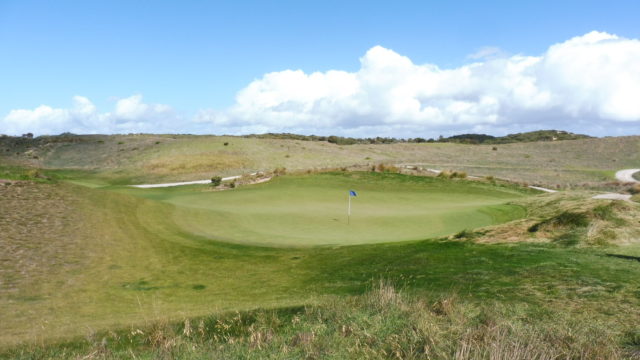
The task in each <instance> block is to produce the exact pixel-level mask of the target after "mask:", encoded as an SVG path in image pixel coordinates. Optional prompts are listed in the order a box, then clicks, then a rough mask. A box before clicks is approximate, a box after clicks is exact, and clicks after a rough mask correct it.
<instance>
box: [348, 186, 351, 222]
mask: <svg viewBox="0 0 640 360" xmlns="http://www.w3.org/2000/svg"><path fill="white" fill-rule="evenodd" d="M347 196H349V207H348V208H347V225H349V224H351V193H349V194H348V195H347Z"/></svg>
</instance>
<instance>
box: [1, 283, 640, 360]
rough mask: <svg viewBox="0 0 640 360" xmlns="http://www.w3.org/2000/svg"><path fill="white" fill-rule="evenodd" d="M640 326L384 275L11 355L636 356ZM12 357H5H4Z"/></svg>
mask: <svg viewBox="0 0 640 360" xmlns="http://www.w3.org/2000/svg"><path fill="white" fill-rule="evenodd" d="M639 331H640V328H638V326H637V324H634V323H633V322H626V323H618V322H616V321H615V320H614V319H611V318H607V317H606V316H605V317H602V316H599V315H596V316H595V317H594V316H585V314H579V313H575V312H571V311H568V308H567V307H564V306H561V307H560V308H557V307H556V308H553V307H551V306H549V307H547V306H544V307H539V308H532V307H530V306H527V305H526V304H522V303H518V304H510V305H507V306H506V305H505V304H504V303H502V302H499V301H489V302H485V303H482V304H479V303H474V302H468V301H465V300H463V299H460V298H459V297H457V296H455V295H449V296H445V297H434V296H429V295H427V294H425V295H415V294H409V293H406V292H405V291H403V290H402V289H398V288H397V287H394V286H392V285H390V284H389V283H388V282H386V281H380V282H379V283H377V284H375V285H374V287H373V288H372V289H371V290H370V291H368V292H367V293H365V294H363V295H360V296H349V297H346V298H345V297H342V298H330V299H327V300H325V301H324V302H323V303H322V304H319V305H315V306H306V307H292V308H283V309H278V310H257V311H251V312H242V313H235V314H228V315H214V316H206V317H200V318H187V319H185V320H184V321H181V322H174V323H168V322H166V321H159V322H152V323H148V324H144V325H140V326H138V327H134V328H131V329H130V330H120V331H110V332H97V333H91V334H89V335H87V337H86V338H85V339H81V338H78V339H75V340H73V341H70V342H63V343H57V344H54V345H49V346H44V347H42V346H37V345H36V346H34V345H31V346H22V347H18V348H14V349H12V350H10V351H8V352H5V354H4V356H5V357H11V358H14V359H35V358H51V357H56V358H58V357H65V358H85V359H120V358H170V359H202V358H207V359H298V358H299V359H310V358H313V359H320V358H322V359H364V358H366V359H389V358H393V359H612V360H613V359H627V358H635V357H637V355H638V352H640V341H639V340H640V332H639ZM1 356H2V355H0V357H1Z"/></svg>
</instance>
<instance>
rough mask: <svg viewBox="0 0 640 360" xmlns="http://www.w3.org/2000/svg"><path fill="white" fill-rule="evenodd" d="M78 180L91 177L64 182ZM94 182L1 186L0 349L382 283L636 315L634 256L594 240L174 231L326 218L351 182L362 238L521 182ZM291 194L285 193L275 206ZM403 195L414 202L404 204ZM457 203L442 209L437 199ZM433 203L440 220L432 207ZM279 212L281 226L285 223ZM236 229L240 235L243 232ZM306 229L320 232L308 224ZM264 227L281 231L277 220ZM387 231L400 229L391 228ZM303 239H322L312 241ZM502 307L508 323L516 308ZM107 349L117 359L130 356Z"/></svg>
mask: <svg viewBox="0 0 640 360" xmlns="http://www.w3.org/2000/svg"><path fill="white" fill-rule="evenodd" d="M80 183H82V184H89V185H91V187H88V186H80V185H77V184H80ZM98 185H99V184H98V183H96V182H94V181H91V180H86V181H85V180H83V179H78V181H77V182H76V183H75V184H74V183H58V184H40V183H33V182H21V183H19V184H14V185H11V186H3V187H2V191H3V192H2V199H3V202H2V206H3V210H6V211H3V212H0V234H3V236H4V237H3V238H2V242H0V245H1V246H3V248H2V252H1V253H0V254H9V255H10V256H3V257H0V260H2V262H1V264H0V266H2V267H1V269H2V270H3V273H2V280H3V282H2V283H1V284H0V324H1V325H2V332H0V358H1V357H3V355H2V354H6V355H5V356H6V357H7V358H16V357H18V358H25V359H31V358H38V357H37V356H35V357H34V356H31V355H30V354H33V353H34V351H33V349H34V348H33V346H42V347H44V348H45V349H47V350H46V351H45V352H47V351H49V350H48V349H51V351H52V352H50V353H49V354H54V355H46V356H43V357H44V358H47V357H49V358H56V357H65V356H63V355H60V354H61V353H56V352H55V351H57V350H56V349H57V348H56V345H55V344H56V343H57V342H58V341H61V340H62V339H72V340H73V341H75V342H76V344H80V345H78V349H83V347H82V346H84V345H82V344H87V343H91V344H93V343H92V342H93V341H97V343H98V344H99V343H100V339H101V338H102V337H101V335H96V334H97V333H98V334H103V333H104V332H105V331H109V330H114V331H117V332H118V333H122V334H132V333H134V332H135V331H136V329H144V331H145V334H150V333H147V332H146V329H147V328H149V327H152V326H155V325H154V324H158V323H163V322H164V323H166V322H173V321H175V322H180V323H184V321H185V319H193V318H194V317H199V316H209V315H211V314H224V313H229V314H233V313H234V312H236V311H239V312H244V311H251V310H252V309H263V310H264V311H267V312H269V311H271V310H272V309H283V308H287V307H300V306H312V305H314V304H322V303H323V302H325V301H326V300H327V299H334V300H335V301H338V302H340V301H342V300H341V299H345V297H348V296H352V295H355V296H358V295H359V294H364V293H367V292H368V291H370V290H371V289H372V287H373V284H374V283H376V282H378V281H379V280H380V279H385V280H388V281H390V282H392V283H393V284H394V285H395V286H397V288H398V289H401V291H402V292H404V293H406V294H412V296H413V295H415V296H418V297H421V296H426V297H425V299H438V298H442V297H451V296H453V297H457V298H459V299H461V301H464V302H465V303H470V304H471V305H470V306H476V305H475V304H491V303H500V304H502V305H503V306H505V307H512V306H514V307H515V308H517V309H522V311H524V312H526V314H525V315H526V316H529V317H531V318H533V319H537V318H544V317H545V316H547V315H544V314H548V312H549V311H550V309H553V310H554V311H560V312H564V313H566V314H567V317H571V316H573V314H578V315H579V314H582V315H584V314H588V315H589V316H588V317H589V318H590V319H593V320H594V321H597V322H598V323H599V324H605V325H604V326H607V325H608V324H610V325H611V326H615V327H616V328H619V329H622V330H620V332H619V333H621V332H622V331H623V330H624V331H626V330H625V329H628V328H631V329H633V327H634V326H636V327H637V325H636V323H637V321H635V320H636V319H638V317H639V316H640V313H639V310H638V309H640V295H639V293H638V289H639V288H640V263H639V262H637V261H630V260H625V259H622V258H616V257H610V256H605V253H604V252H603V250H600V249H597V248H577V247H566V246H559V245H556V244H531V243H529V244H528V243H513V244H477V243H473V242H472V241H466V240H465V241H450V240H416V241H404V242H393V241H394V240H397V237H396V235H394V234H395V232H392V231H388V232H387V233H386V235H385V236H386V237H388V238H387V239H386V240H385V243H377V244H362V245H352V246H288V245H289V244H287V243H286V242H281V243H279V244H277V245H278V246H272V247H270V246H253V245H249V244H246V243H245V244H241V243H238V241H232V242H223V241H216V240H215V238H216V237H215V234H214V233H208V234H205V235H206V236H203V235H199V234H198V233H197V232H195V231H190V230H191V229H189V228H186V227H185V226H186V225H187V224H186V223H185V221H186V220H185V219H186V218H189V216H191V215H193V214H194V213H195V214H207V216H204V215H203V218H202V219H200V220H202V222H200V224H201V225H200V226H202V227H203V230H201V231H202V232H203V233H206V232H207V231H213V230H215V226H211V227H206V226H205V225H206V224H205V223H206V221H218V220H217V219H218V217H222V215H221V214H224V213H231V214H233V213H234V212H235V213H240V212H244V211H248V212H250V213H251V214H252V216H253V214H257V215H261V214H266V215H264V218H261V219H258V220H254V221H258V222H260V223H262V224H263V226H265V227H266V225H264V224H265V223H266V222H268V221H272V220H270V219H272V218H270V217H269V216H270V214H269V212H270V210H269V207H271V205H267V204H273V205H272V206H273V207H275V208H276V210H278V207H279V208H280V209H279V211H280V213H281V214H284V215H282V216H283V217H295V216H301V217H298V219H301V220H299V221H302V219H305V218H304V216H302V215H300V214H302V213H304V211H302V210H306V209H307V208H306V207H305V206H303V204H304V202H305V201H307V200H309V201H318V202H321V203H324V204H325V205H324V208H323V209H324V210H323V212H322V214H324V215H323V216H329V213H330V212H331V211H333V210H332V208H331V206H328V205H326V204H327V203H331V202H332V201H333V200H331V199H332V198H331V196H333V195H332V194H334V193H335V194H337V195H336V197H337V199H338V200H339V202H340V205H339V206H337V209H339V211H341V212H342V214H344V212H345V211H346V201H347V191H348V190H349V189H354V190H356V191H358V194H359V196H358V198H356V199H354V200H353V201H354V203H353V204H352V205H353V206H354V207H353V211H354V217H353V218H352V220H353V221H352V224H351V225H354V224H357V221H365V220H367V217H371V219H368V220H367V221H368V222H369V224H368V227H367V228H366V229H364V228H363V229H362V230H360V231H363V232H365V233H367V234H369V236H370V238H369V239H368V240H367V241H373V242H375V239H376V237H375V236H376V231H374V230H369V227H374V228H375V227H376V226H378V229H379V230H377V231H384V229H381V228H382V227H386V225H384V226H382V225H377V224H376V222H378V221H381V220H380V217H382V216H390V217H391V219H393V216H392V213H391V212H386V211H388V210H387V209H397V211H403V214H404V215H403V217H407V218H409V219H413V220H416V219H422V217H421V215H419V214H427V215H429V214H430V213H429V212H428V211H427V210H428V209H426V208H425V207H424V206H425V204H437V203H438V201H439V204H446V203H447V202H449V201H452V200H454V199H458V201H460V203H459V204H458V205H456V206H458V210H464V209H467V210H468V213H469V214H471V216H474V217H476V218H477V219H480V221H485V220H487V219H490V220H491V221H489V223H491V222H492V221H495V222H499V221H507V220H508V218H509V217H510V216H513V213H514V211H513V209H511V208H510V207H503V205H502V204H505V203H507V202H509V201H512V199H536V198H537V197H532V198H528V197H527V198H525V196H527V195H528V194H534V192H533V191H531V192H530V191H529V190H523V189H519V188H516V187H510V186H494V185H491V184H488V183H481V182H473V181H464V180H455V181H452V180H444V179H437V178H418V177H412V176H404V175H399V174H380V173H329V174H311V175H300V176H284V177H280V178H276V179H274V180H273V182H271V183H264V184H258V185H253V186H247V187H244V188H243V187H240V188H237V189H235V190H229V191H218V192H214V191H211V190H210V189H209V188H208V187H206V186H200V187H198V186H192V187H182V188H167V189H149V190H143V189H134V188H127V187H100V186H98ZM386 193H388V194H392V195H389V196H385V195H384V194H386ZM283 194H286V196H285V195H283ZM132 195H135V196H132ZM305 196H307V197H305ZM554 196H562V194H557V195H554ZM283 197H285V199H286V200H287V201H284V200H283ZM254 198H259V199H261V201H262V203H261V204H262V207H259V206H258V205H260V203H253V202H252V200H251V199H254ZM295 198H297V201H298V203H297V204H296V203H293V205H294V206H293V208H292V209H291V210H287V211H283V209H284V210H286V207H287V206H291V204H292V203H291V201H293V200H295ZM238 199H240V200H238ZM460 199H467V202H464V201H462V200H460ZM214 200H215V205H212V204H213V203H214ZM367 201H371V203H370V204H374V203H375V204H377V205H376V206H378V207H380V208H382V209H380V210H378V212H375V211H372V210H367V212H366V214H367V216H366V217H365V216H364V214H365V210H366V209H367V206H366V205H367V204H368V203H367ZM244 202H246V203H244ZM403 202H404V203H411V202H413V203H411V206H409V207H407V208H406V209H403V206H402V203H403ZM27 204H28V205H27ZM243 204H244V205H243ZM30 206H33V207H36V208H37V209H38V213H37V214H36V213H34V212H33V210H32V209H31V208H30ZM441 206H442V207H445V205H441ZM456 206H453V205H450V207H451V208H450V209H447V211H452V210H451V209H455V208H456ZM254 207H255V209H254ZM311 209H313V207H311ZM327 209H328V210H327ZM514 209H518V210H517V211H524V209H522V208H520V207H516V208H514ZM467 210H465V211H467ZM447 211H445V212H443V213H442V214H440V215H439V216H441V217H442V218H443V219H446V216H447V215H446V214H447ZM276 213H278V211H276ZM463 213H464V212H463ZM21 214H22V215H21ZM29 214H36V215H37V216H38V218H39V219H47V222H46V223H51V222H53V221H55V222H56V224H57V225H56V226H57V227H56V228H52V229H50V230H49V231H47V226H46V223H45V222H44V221H41V222H40V223H38V224H39V225H38V226H35V225H34V222H33V220H31V219H30V218H29V216H30V215H29ZM358 214H361V215H362V217H358ZM478 214H480V215H478ZM487 214H490V215H487ZM522 214H523V213H519V214H518V216H521V215H522ZM423 216H424V215H423ZM16 217H19V218H16ZM425 217H426V216H425ZM223 219H224V218H223ZM205 220H206V221H205ZM192 221H194V222H195V221H196V220H192ZM244 221H247V220H246V219H245V220H244ZM287 221H289V220H287ZM287 221H284V222H283V221H280V223H279V225H280V226H282V225H283V224H289V223H290V224H293V225H295V221H290V222H287ZM343 221H344V220H343ZM416 222H417V221H416ZM441 222H442V223H443V224H449V223H454V222H452V221H450V222H449V223H447V220H441ZM460 222H462V221H460ZM195 223H196V224H197V223H198V222H195ZM238 224H240V225H242V224H243V222H242V221H238V222H237V223H235V225H238ZM250 225H251V224H250V223H249V224H248V225H246V227H247V229H243V230H242V231H243V232H249V231H250V230H248V229H250ZM342 225H343V226H346V225H345V224H342ZM463 225H464V227H466V226H468V223H465V224H463ZM218 226H220V223H218ZM252 226H255V225H252ZM314 226H317V227H318V228H320V227H321V222H320V221H318V224H317V225H314ZM417 226H418V228H417V230H415V231H416V232H415V233H413V234H408V233H407V234H408V235H407V237H408V238H409V237H411V236H415V237H416V238H417V239H420V237H419V236H420V233H421V231H423V230H424V229H425V228H423V227H420V226H422V225H421V224H418V225H417ZM354 227H355V225H354ZM464 227H463V226H462V225H461V227H460V228H464ZM212 229H213V230H212ZM270 229H271V230H270V231H271V232H274V233H277V231H282V230H279V227H275V226H273V227H272V228H270ZM54 230H55V231H54ZM367 231H368V232H367ZM395 231H397V232H398V233H400V228H399V229H398V230H395ZM450 231H452V233H453V232H455V231H456V229H454V228H453V227H451V228H450ZM295 232H297V233H301V234H304V229H303V228H302V227H298V228H295ZM345 233H346V232H345ZM6 234H9V235H8V236H7V235H6ZM288 235H289V236H290V239H293V238H294V237H297V235H295V234H292V233H289V234H288ZM235 236H237V235H235ZM260 236H262V237H263V238H264V239H266V238H271V236H272V235H270V234H269V235H265V234H262V235H260ZM379 238H380V239H382V238H383V236H380V237H379ZM423 238H427V236H424V237H423ZM232 240H234V239H232ZM311 240H313V241H316V244H319V243H322V239H321V238H317V237H316V238H313V239H311ZM311 240H307V241H311ZM349 240H350V239H349V238H345V239H344V241H343V242H341V244H349ZM256 242H257V241H256ZM334 243H335V242H334ZM334 243H332V244H334ZM313 244H314V243H312V242H310V243H309V244H308V245H313ZM261 245H267V242H266V241H265V242H264V243H262V244H261ZM296 245H298V244H296ZM606 251H610V250H609V249H607V250H606ZM25 264H28V265H29V267H28V268H25ZM25 271H28V272H25ZM332 301H333V300H332ZM430 301H431V300H430ZM434 301H435V300H434ZM261 311H262V310H261ZM243 314H244V313H243ZM230 316H235V315H230ZM238 316H239V315H238ZM243 316H244V315H243ZM509 316H511V315H509ZM512 316H513V318H514V319H516V318H520V316H521V314H519V313H515V314H513V315H512ZM364 330H365V331H369V330H368V329H364ZM570 330H571V328H570ZM296 331H297V330H296ZM374 331H375V330H374ZM374 333H375V332H374ZM619 333H616V334H619ZM136 336H137V335H136ZM145 336H146V335H145ZM616 336H618V335H616ZM96 339H97V340H96ZM123 339H125V337H124V335H123ZM616 339H621V338H620V337H616ZM109 341H111V340H109ZM114 341H115V340H114ZM123 341H125V340H123ZM287 341H288V340H287ZM620 341H622V340H620ZM34 344H35V345H34ZM123 344H124V343H123ZM16 346H17V347H16ZM23 346H24V347H23ZM123 346H126V344H125V345H123ZM2 349H17V350H16V351H18V352H13V350H7V351H9V352H4V351H5V350H2ZM20 349H23V350H24V351H23V350H20ZM80 351H81V352H82V351H84V350H80ZM91 351H93V350H91V349H88V350H87V353H91ZM18 354H23V355H24V356H22V355H21V356H18ZM56 354H57V355H56ZM67 354H68V353H67ZM67 357H68V356H67ZM116 357H117V356H116ZM121 357H129V354H128V352H127V354H126V355H122V356H121ZM149 357H153V356H149ZM204 357H206V356H204ZM258 357H259V356H258Z"/></svg>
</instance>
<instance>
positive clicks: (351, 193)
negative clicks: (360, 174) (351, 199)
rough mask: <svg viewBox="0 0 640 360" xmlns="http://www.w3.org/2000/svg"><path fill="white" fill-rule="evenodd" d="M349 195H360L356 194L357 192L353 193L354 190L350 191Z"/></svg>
mask: <svg viewBox="0 0 640 360" xmlns="http://www.w3.org/2000/svg"><path fill="white" fill-rule="evenodd" d="M349 195H350V196H358V194H356V192H355V191H353V190H349Z"/></svg>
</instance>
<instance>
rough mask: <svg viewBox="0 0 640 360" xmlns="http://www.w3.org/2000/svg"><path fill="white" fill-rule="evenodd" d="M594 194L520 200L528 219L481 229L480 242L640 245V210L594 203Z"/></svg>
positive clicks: (631, 205)
mask: <svg viewBox="0 0 640 360" xmlns="http://www.w3.org/2000/svg"><path fill="white" fill-rule="evenodd" d="M593 194H594V193H592V192H580V191H576V192H563V193H555V194H545V195H539V196H535V197H528V198H524V199H520V200H516V201H515V202H514V203H516V204H518V205H520V206H523V207H525V208H526V209H527V217H526V218H524V219H522V220H518V221H513V222H510V223H508V224H504V225H498V226H494V227H489V228H486V229H479V230H478V231H477V232H476V233H474V235H475V239H476V240H477V241H480V242H513V241H532V242H549V241H551V242H554V241H555V242H557V243H559V244H562V245H565V246H594V245H595V246H608V245H629V244H640V220H639V219H640V206H639V205H637V204H635V203H631V202H624V201H617V200H595V199H591V197H592V196H593Z"/></svg>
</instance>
